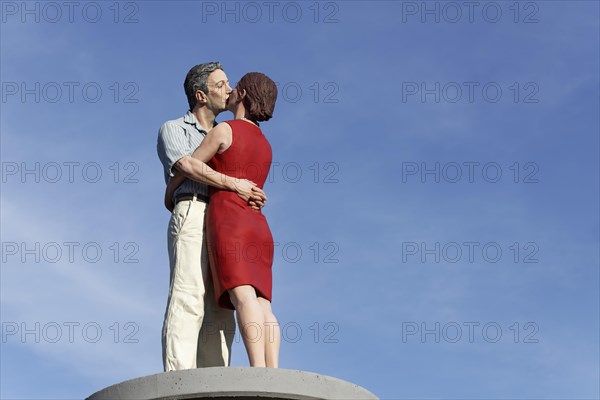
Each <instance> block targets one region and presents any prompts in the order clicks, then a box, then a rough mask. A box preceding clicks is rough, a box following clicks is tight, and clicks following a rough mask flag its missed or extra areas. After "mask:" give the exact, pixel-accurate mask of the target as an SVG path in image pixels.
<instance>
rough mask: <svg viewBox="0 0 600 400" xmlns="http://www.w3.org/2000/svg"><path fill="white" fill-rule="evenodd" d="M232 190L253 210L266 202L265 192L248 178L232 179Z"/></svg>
mask: <svg viewBox="0 0 600 400" xmlns="http://www.w3.org/2000/svg"><path fill="white" fill-rule="evenodd" d="M232 190H233V191H234V192H236V193H237V195H238V196H240V198H241V199H242V200H244V201H245V202H247V203H248V204H249V205H250V207H252V208H253V209H255V210H260V209H261V208H262V207H264V206H265V203H266V202H267V196H266V195H265V192H263V191H262V189H261V188H259V187H258V186H256V183H254V182H252V181H249V180H248V179H233V188H232Z"/></svg>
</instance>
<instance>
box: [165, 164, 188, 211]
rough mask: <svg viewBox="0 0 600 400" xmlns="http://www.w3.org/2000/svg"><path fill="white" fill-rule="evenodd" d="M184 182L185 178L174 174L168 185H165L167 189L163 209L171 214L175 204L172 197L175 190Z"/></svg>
mask: <svg viewBox="0 0 600 400" xmlns="http://www.w3.org/2000/svg"><path fill="white" fill-rule="evenodd" d="M184 180H185V177H184V176H183V174H181V173H176V174H175V176H172V177H171V179H169V184H168V185H167V189H166V190H165V199H164V203H165V207H166V208H167V210H169V212H173V210H174V209H175V202H174V201H173V195H174V194H175V189H177V188H178V187H179V185H181V184H182V183H183V181H184Z"/></svg>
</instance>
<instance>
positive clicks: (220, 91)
mask: <svg viewBox="0 0 600 400" xmlns="http://www.w3.org/2000/svg"><path fill="white" fill-rule="evenodd" d="M207 86H208V93H207V94H206V97H207V98H208V101H207V106H208V107H209V108H210V109H212V110H213V111H214V112H215V114H218V113H220V112H221V111H225V110H226V109H227V98H228V97H229V94H230V93H231V86H229V80H228V79H227V75H225V72H223V71H222V70H220V69H217V70H215V71H213V72H211V74H210V75H209V76H208V80H207Z"/></svg>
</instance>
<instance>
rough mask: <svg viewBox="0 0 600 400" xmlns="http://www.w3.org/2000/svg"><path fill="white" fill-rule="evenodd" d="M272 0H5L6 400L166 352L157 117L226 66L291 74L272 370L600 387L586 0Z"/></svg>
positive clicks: (122, 374)
mask: <svg viewBox="0 0 600 400" xmlns="http://www.w3.org/2000/svg"><path fill="white" fill-rule="evenodd" d="M271 4H272V5H271V6H269V5H265V3H264V2H227V3H224V2H194V1H169V2H167V1H135V2H119V3H117V2H113V1H107V2H103V1H97V2H76V4H75V5H73V6H68V5H65V4H64V2H50V3H45V2H26V3H24V2H2V4H1V7H2V25H1V31H0V36H1V37H0V44H1V50H0V56H1V60H0V74H1V79H0V80H1V81H2V99H1V103H0V106H1V111H0V113H1V118H0V130H1V159H2V190H1V213H2V224H1V236H2V238H1V242H2V268H1V299H2V306H1V321H2V342H1V343H0V344H1V359H0V366H1V375H0V378H1V384H0V386H1V388H0V397H1V398H2V399H77V398H82V397H85V396H87V395H90V394H91V393H93V392H95V391H97V390H99V389H101V388H103V387H105V386H108V385H111V384H113V383H116V382H120V381H123V380H127V379H131V378H134V377H139V376H143V375H148V374H153V373H157V372H160V371H161V368H162V367H161V365H162V364H161V350H160V329H161V325H162V318H163V313H164V308H165V302H166V296H167V290H168V258H167V252H166V226H167V222H168V218H169V215H168V213H167V211H165V210H164V209H163V207H162V193H163V189H164V182H163V175H162V169H161V165H160V163H159V160H158V157H157V155H156V136H157V131H158V128H159V126H160V125H161V124H162V123H163V122H164V121H165V120H168V119H173V118H177V117H179V116H181V115H183V114H184V113H185V112H186V110H187V102H186V99H185V96H184V93H183V87H182V83H183V79H184V77H185V74H186V73H187V71H188V69H189V68H190V67H191V66H193V65H195V64H198V63H201V62H206V61H213V60H219V61H221V62H222V63H223V65H224V67H225V70H226V73H227V74H228V76H229V78H230V80H231V81H232V82H236V81H237V80H238V79H239V78H240V77H241V76H242V75H243V74H244V73H246V72H249V71H260V72H264V73H266V74H267V75H269V76H271V77H272V78H273V79H274V80H275V81H276V82H278V84H279V87H280V93H279V99H278V103H277V106H276V111H275V116H274V118H273V119H272V120H271V121H269V122H267V123H265V124H264V132H265V133H266V135H267V137H268V139H269V140H270V142H271V144H272V147H273V152H274V161H275V162H276V163H277V164H275V165H274V167H273V169H272V171H271V175H270V178H269V183H267V185H266V187H265V190H266V192H267V194H268V196H269V204H268V206H267V207H266V209H265V214H266V216H267V218H268V220H269V223H270V226H271V229H272V231H273V235H274V238H275V240H276V241H277V242H278V243H279V245H278V246H277V247H276V251H275V264H274V299H273V307H274V310H275V312H276V314H277V316H278V318H279V320H280V323H281V325H282V327H283V328H284V332H283V339H284V340H283V344H282V349H281V366H282V367H284V368H291V369H300V370H307V371H313V372H318V373H322V374H327V375H332V376H336V377H339V378H342V379H346V380H349V381H352V382H354V383H357V384H359V385H361V386H364V387H365V388H367V389H369V390H371V391H372V392H373V393H375V394H376V395H378V396H379V397H381V398H382V399H418V398H423V399H425V398H447V399H450V398H472V399H484V398H487V399H497V398H504V399H533V398H553V399H574V398H578V399H593V398H598V397H599V396H600V390H599V381H598V376H599V374H600V370H599V359H600V354H599V343H598V337H599V333H600V332H599V286H600V281H599V268H598V267H599V263H600V260H599V239H600V238H599V209H598V204H599V201H600V199H599V176H598V171H599V149H600V148H599V140H598V139H599V128H600V127H599V73H598V71H599V70H600V65H599V45H600V43H599V18H598V16H599V5H598V2H596V1H531V2H513V1H497V2H476V4H474V5H472V6H469V5H465V2H436V1H428V2H400V1H398V2H392V1H373V2H366V1H338V2H312V1H310V2H273V3H271ZM69 7H73V8H69ZM269 7H272V8H269ZM469 7H472V8H469ZM436 18H437V21H436ZM228 118H229V116H228V115H226V114H222V115H221V116H219V118H218V119H219V120H225V119H228ZM28 171H29V172H28ZM233 364H234V365H238V366H244V365H247V360H246V355H245V352H244V349H243V346H242V343H241V341H238V343H237V344H236V345H235V348H234V354H233Z"/></svg>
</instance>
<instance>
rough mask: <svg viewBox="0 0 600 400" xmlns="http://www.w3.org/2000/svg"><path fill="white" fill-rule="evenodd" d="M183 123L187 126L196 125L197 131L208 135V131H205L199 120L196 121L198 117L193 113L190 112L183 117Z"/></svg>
mask: <svg viewBox="0 0 600 400" xmlns="http://www.w3.org/2000/svg"><path fill="white" fill-rule="evenodd" d="M183 122H185V123H186V124H190V125H194V126H195V127H196V129H197V130H199V131H201V132H204V133H207V130H206V129H204V127H203V126H202V125H200V122H198V119H196V116H195V115H194V114H193V113H192V112H191V111H188V112H187V113H186V114H185V115H184V116H183Z"/></svg>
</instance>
